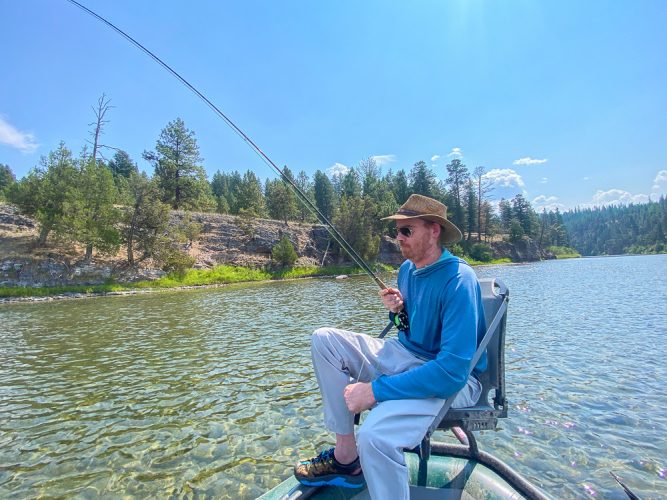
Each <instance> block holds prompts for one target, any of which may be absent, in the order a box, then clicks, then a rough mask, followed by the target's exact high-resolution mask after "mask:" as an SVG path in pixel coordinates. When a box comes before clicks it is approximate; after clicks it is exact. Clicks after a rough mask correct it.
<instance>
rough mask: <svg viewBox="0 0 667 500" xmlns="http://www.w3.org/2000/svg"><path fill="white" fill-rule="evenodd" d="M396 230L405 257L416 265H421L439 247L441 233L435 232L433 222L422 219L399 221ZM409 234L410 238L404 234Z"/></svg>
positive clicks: (397, 239)
mask: <svg viewBox="0 0 667 500" xmlns="http://www.w3.org/2000/svg"><path fill="white" fill-rule="evenodd" d="M403 228H407V229H408V230H409V231H406V229H403ZM396 229H397V236H396V241H398V244H399V246H400V247H401V253H402V254H403V257H405V258H406V259H410V260H411V261H412V262H414V263H415V264H418V263H420V262H421V261H422V259H424V258H425V257H427V256H428V255H429V253H430V252H431V251H432V250H433V248H434V247H437V246H438V235H439V233H438V232H437V231H434V230H433V223H432V222H428V221H424V220H422V219H410V220H397V221H396ZM407 232H409V236H408V235H407V234H404V233H407Z"/></svg>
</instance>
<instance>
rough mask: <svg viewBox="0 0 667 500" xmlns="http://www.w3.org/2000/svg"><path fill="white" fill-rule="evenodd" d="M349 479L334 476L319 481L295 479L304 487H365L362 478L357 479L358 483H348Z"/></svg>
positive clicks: (364, 481)
mask: <svg viewBox="0 0 667 500" xmlns="http://www.w3.org/2000/svg"><path fill="white" fill-rule="evenodd" d="M360 475H361V474H360ZM349 478H350V476H348V477H344V476H335V477H332V478H331V479H320V480H319V481H318V480H309V479H303V478H299V477H297V478H296V479H297V481H299V482H300V483H301V484H304V485H306V486H339V487H341V488H363V487H364V486H366V480H365V479H363V478H361V479H358V480H357V481H359V482H350V481H348V479H349ZM353 481H354V480H353Z"/></svg>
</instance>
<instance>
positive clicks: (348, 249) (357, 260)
mask: <svg viewBox="0 0 667 500" xmlns="http://www.w3.org/2000/svg"><path fill="white" fill-rule="evenodd" d="M67 1H68V2H70V3H71V4H73V5H75V6H76V7H78V8H80V9H81V10H83V11H84V12H86V13H87V14H90V15H91V16H93V17H94V18H95V19H97V20H98V21H101V22H102V23H104V24H105V25H107V26H108V27H109V28H111V29H112V30H113V31H115V32H116V33H118V34H119V35H121V36H122V37H123V38H125V39H126V40H127V41H129V42H130V43H131V44H132V45H134V46H135V47H137V48H138V49H139V50H141V51H142V52H144V53H145V54H146V55H148V56H149V57H150V58H151V59H153V60H154V61H155V62H156V63H158V64H159V65H160V66H162V67H163V68H164V69H165V70H167V71H168V72H169V73H170V74H171V75H172V76H173V77H174V78H176V79H177V80H178V81H179V82H180V83H182V84H183V85H185V86H186V87H187V88H188V89H190V91H192V92H193V93H194V94H195V95H196V96H197V97H198V98H199V99H201V100H202V101H204V103H205V104H206V105H207V106H208V107H209V108H211V110H213V112H214V113H215V114H216V115H218V116H219V117H220V118H222V119H223V120H224V122H225V123H226V124H227V126H229V128H231V129H232V130H233V131H234V132H235V133H236V134H237V135H238V136H239V137H241V139H243V141H244V142H245V143H246V144H247V145H248V146H249V147H250V149H252V150H253V151H254V152H255V154H257V156H259V157H260V158H261V160H262V161H263V162H264V163H266V164H267V165H268V166H269V167H270V168H271V169H273V170H274V171H275V172H277V173H278V174H279V175H280V177H281V178H282V180H283V182H285V184H287V185H288V186H289V187H290V188H292V190H293V191H294V192H295V193H296V195H297V197H298V198H299V199H300V200H301V202H302V203H303V204H304V205H306V207H307V208H308V209H309V210H310V211H311V212H312V213H314V214H315V215H316V216H317V218H318V219H319V221H320V222H321V223H322V224H323V225H324V227H326V229H327V231H329V234H330V235H331V236H332V238H333V239H334V240H336V243H338V244H339V245H340V246H341V248H342V249H343V250H345V251H346V252H347V254H348V255H349V256H350V257H351V258H352V260H353V261H354V262H355V263H356V264H357V265H358V266H359V267H360V268H361V269H363V270H364V271H365V272H366V273H367V274H368V275H369V276H370V277H371V278H372V279H373V281H375V283H377V285H378V286H379V287H380V288H381V289H382V290H385V289H386V288H387V285H385V284H384V282H383V281H382V280H381V279H380V278H379V277H378V276H377V275H376V274H375V273H374V272H373V270H372V269H371V268H370V266H369V265H368V264H367V263H366V262H365V261H364V259H362V258H361V256H360V255H359V254H358V253H357V251H356V250H355V249H354V248H352V246H351V245H350V244H349V243H348V242H347V241H346V240H345V238H343V236H342V235H341V234H340V233H339V232H338V230H337V229H336V228H335V226H334V225H333V224H332V223H331V221H329V219H328V218H327V217H326V216H325V215H324V214H323V213H322V212H321V211H320V210H319V209H318V208H317V206H316V205H315V204H314V203H313V202H312V201H311V200H310V199H309V198H308V196H307V195H306V193H304V192H303V190H302V189H301V188H300V187H299V186H298V184H296V183H295V182H294V181H293V180H292V178H291V177H290V176H288V175H285V172H284V171H283V170H282V169H280V168H279V167H278V166H277V165H276V164H275V163H274V162H273V161H272V160H271V158H269V157H268V156H267V155H266V154H265V153H264V151H262V150H261V149H260V148H259V146H257V144H255V143H254V142H253V140H252V139H250V137H248V135H246V134H245V133H244V132H243V131H242V130H241V129H240V128H239V127H238V126H237V125H236V124H235V123H234V122H233V121H232V120H231V119H230V118H229V117H228V116H227V115H226V114H225V113H223V112H222V111H221V110H220V108H218V107H217V106H216V105H215V104H213V103H212V102H211V101H210V100H209V99H208V98H207V97H206V96H205V95H204V94H202V93H201V92H200V91H199V90H197V88H195V86H194V85H192V84H191V83H190V82H188V81H187V80H186V79H185V78H183V77H182V76H181V75H180V74H179V73H178V72H176V70H174V69H173V68H172V67H171V66H169V65H168V64H167V63H166V62H164V61H163V60H162V59H160V58H159V57H158V56H157V55H155V54H154V53H153V52H151V51H150V50H148V49H147V48H146V47H145V46H144V45H142V44H141V43H139V42H138V41H137V40H135V39H134V38H132V37H131V36H130V35H128V34H127V33H126V32H125V31H123V30H121V29H120V28H119V27H117V26H116V25H115V24H113V23H111V22H110V21H108V20H107V19H105V18H104V17H102V16H100V15H99V14H97V13H96V12H93V11H92V10H90V9H89V8H88V7H86V6H85V5H82V4H80V3H79V2H77V1H76V0H67Z"/></svg>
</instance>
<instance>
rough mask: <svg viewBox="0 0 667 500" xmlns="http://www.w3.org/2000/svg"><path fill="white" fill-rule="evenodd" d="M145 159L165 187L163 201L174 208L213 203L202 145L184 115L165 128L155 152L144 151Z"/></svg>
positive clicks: (195, 206)
mask: <svg viewBox="0 0 667 500" xmlns="http://www.w3.org/2000/svg"><path fill="white" fill-rule="evenodd" d="M143 156H144V159H146V160H147V161H149V162H151V163H152V164H153V166H154V168H155V178H156V179H157V181H158V185H159V186H160V188H161V189H162V192H163V195H162V201H164V202H165V203H168V204H169V205H170V206H171V207H172V208H173V209H175V210H178V209H199V208H203V207H205V206H206V205H213V203H212V200H210V199H209V198H210V185H209V183H208V181H207V179H206V172H205V171H204V168H203V167H202V166H201V165H199V163H200V162H201V161H202V159H201V157H200V156H199V146H198V145H197V140H196V139H195V134H194V132H192V131H191V130H188V129H187V128H186V127H185V123H184V122H183V120H181V119H180V118H177V119H176V120H175V121H173V122H169V123H168V124H167V126H166V127H165V128H164V129H162V132H161V133H160V137H159V138H158V140H157V143H156V146H155V151H154V152H153V151H144V155H143Z"/></svg>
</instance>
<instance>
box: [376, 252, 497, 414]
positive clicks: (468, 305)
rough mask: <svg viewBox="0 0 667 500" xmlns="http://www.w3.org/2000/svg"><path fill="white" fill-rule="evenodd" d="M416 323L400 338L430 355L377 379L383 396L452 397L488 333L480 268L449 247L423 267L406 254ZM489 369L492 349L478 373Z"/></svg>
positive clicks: (406, 297) (404, 274)
mask: <svg viewBox="0 0 667 500" xmlns="http://www.w3.org/2000/svg"><path fill="white" fill-rule="evenodd" d="M398 289H399V290H400V291H401V294H402V295H403V302H404V307H405V308H406V309H407V313H408V318H409V323H410V327H409V328H408V330H407V331H404V330H400V331H399V334H398V339H399V341H400V342H401V343H402V344H403V345H404V346H405V347H406V348H407V349H408V350H410V351H411V352H412V353H414V354H415V356H418V357H420V358H423V359H427V360H428V361H427V362H426V363H424V364H423V365H421V366H419V367H417V368H413V369H411V370H408V371H406V372H403V373H398V374H395V375H382V376H380V377H379V378H377V379H376V380H375V381H373V383H372V387H373V394H374V395H375V399H376V400H377V401H387V400H390V399H413V398H415V399H419V398H429V397H438V398H443V399H444V398H447V397H449V396H451V395H452V394H454V393H456V392H458V391H459V390H460V389H461V388H462V387H463V386H464V385H465V383H466V381H467V379H468V376H469V369H470V362H471V361H472V358H473V356H474V354H475V350H476V349H477V344H478V342H480V341H481V340H482V338H483V337H484V333H485V332H486V322H485V319H484V307H483V304H482V296H481V290H480V286H479V282H478V281H477V277H476V276H475V272H474V271H473V270H472V268H471V267H470V266H469V265H468V264H467V263H466V262H465V261H464V260H462V259H459V258H458V257H455V256H454V255H452V254H451V253H449V252H448V251H447V250H444V249H443V254H442V256H441V257H440V259H439V260H438V261H437V262H435V263H433V264H431V265H429V266H426V267H424V268H421V269H417V268H416V267H415V265H414V264H413V263H412V262H411V261H409V260H406V261H405V262H404V263H403V264H402V265H401V268H400V270H399V272H398ZM484 370H486V354H484V355H483V356H482V357H481V358H480V360H479V362H478V363H477V365H476V366H475V369H474V370H473V371H474V372H475V373H481V372H483V371H484Z"/></svg>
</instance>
